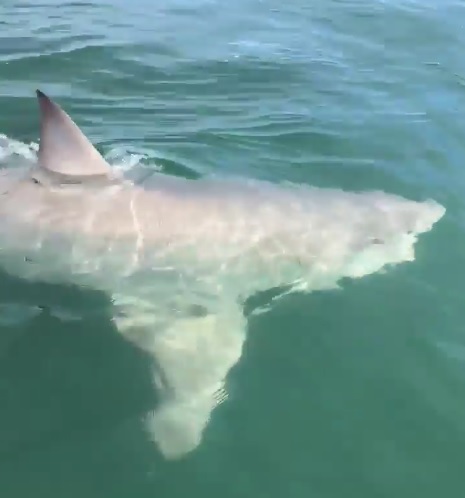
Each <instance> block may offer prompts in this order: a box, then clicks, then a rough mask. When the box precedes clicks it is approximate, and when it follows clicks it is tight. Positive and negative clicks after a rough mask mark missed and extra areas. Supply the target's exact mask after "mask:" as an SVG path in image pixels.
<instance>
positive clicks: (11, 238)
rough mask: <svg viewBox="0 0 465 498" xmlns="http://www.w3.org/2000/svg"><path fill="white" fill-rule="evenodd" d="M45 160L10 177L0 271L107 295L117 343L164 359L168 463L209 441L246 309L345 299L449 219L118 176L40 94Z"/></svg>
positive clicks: (301, 189)
mask: <svg viewBox="0 0 465 498" xmlns="http://www.w3.org/2000/svg"><path fill="white" fill-rule="evenodd" d="M37 96H38V101H39V107H40V115H41V129H40V147H39V152H38V157H37V162H34V163H33V164H32V166H31V165H30V166H29V167H27V168H26V167H11V168H4V169H2V170H0V194H1V195H0V265H1V266H2V268H3V269H4V270H5V271H7V272H9V273H11V274H12V275H15V276H19V277H21V278H25V279H30V280H34V281H43V282H51V283H70V284H75V285H79V286H83V287H90V288H93V289H97V290H101V291H103V292H105V293H106V294H107V295H108V296H109V297H110V299H111V300H112V303H113V307H114V314H113V320H114V323H115V325H116V327H117V328H118V330H119V331H120V332H121V333H122V334H123V335H124V336H125V337H126V338H127V339H128V340H130V341H132V342H133V343H135V344H136V345H137V346H138V347H139V348H141V349H142V350H143V351H145V352H146V353H147V354H148V355H150V357H151V358H152V359H153V382H154V387H155V388H156V389H158V390H159V393H160V396H161V398H162V400H163V401H162V403H161V405H160V407H159V408H158V409H157V410H156V411H155V412H154V413H153V414H151V416H150V417H148V418H147V420H146V421H145V423H146V427H147V429H148V433H149V435H150V437H151V438H152V439H153V440H154V441H155V442H156V443H157V445H158V447H159V448H160V450H161V451H162V453H163V454H164V455H165V456H166V457H167V458H175V457H180V456H182V455H185V454H186V453H188V452H190V451H192V450H193V449H195V448H196V447H197V446H198V444H199V443H200V441H201V438H202V434H203V431H204V429H205V427H206V425H207V423H208V420H209V418H210V416H211V413H212V411H213V410H214V408H215V406H217V404H218V403H220V402H221V401H223V400H224V399H225V398H226V396H227V393H226V387H225V384H226V379H227V374H228V372H229V371H230V369H231V368H232V367H233V366H234V365H235V364H236V363H237V362H238V361H239V359H240V357H241V352H242V347H243V344H244V341H245V339H246V321H245V318H244V316H243V309H242V306H243V304H244V301H245V300H246V299H247V298H248V297H250V296H252V295H253V294H255V293H257V292H259V291H264V290H267V289H270V288H276V287H277V288H282V289H283V291H282V292H283V293H284V292H289V291H301V292H305V291H310V290H314V289H331V288H335V287H337V284H338V281H339V280H340V279H341V278H343V277H350V278H358V277H362V276H364V275H368V274H371V273H374V272H377V271H379V270H381V269H382V268H384V267H385V266H387V265H392V264H397V263H402V262H406V261H412V260H413V259H414V245H415V242H416V240H417V237H418V236H419V235H420V234H422V233H424V232H427V231H429V230H430V229H431V228H432V226H433V225H434V224H435V223H436V222H437V221H438V220H439V219H440V218H441V217H442V216H443V215H444V213H445V209H444V207H442V206H441V205H439V204H438V203H436V202H435V201H433V200H425V201H424V202H414V201H410V200H407V199H404V198H401V197H398V196H396V195H389V194H385V193H383V192H363V193H350V192H344V191H341V190H337V189H318V188H312V187H309V186H296V185H291V184H283V185H278V184H272V183H268V182H262V181H254V180H248V179H220V178H214V179H213V178H208V179H207V178H204V179H200V180H187V179H183V178H177V177H171V176H168V175H164V174H156V176H155V181H154V185H153V187H152V188H150V189H149V188H146V187H144V186H143V185H137V184H134V183H132V182H129V181H127V180H126V179H125V178H123V177H122V176H119V175H118V174H117V173H116V171H115V170H114V168H112V167H111V166H110V165H109V164H108V163H107V162H106V161H105V160H104V159H103V157H102V156H101V155H100V154H99V152H98V151H97V150H96V149H95V148H94V147H93V146H92V144H91V143H90V142H89V141H88V139H87V138H86V137H85V136H84V134H83V133H82V132H81V131H80V130H79V128H78V127H77V125H76V124H75V123H74V122H73V121H72V119H71V118H70V117H69V116H68V115H67V114H66V112H65V111H64V110H63V109H62V108H61V107H60V106H58V105H57V104H56V103H54V102H53V101H52V100H50V99H49V98H48V97H47V96H46V95H45V94H43V93H42V92H40V91H38V92H37Z"/></svg>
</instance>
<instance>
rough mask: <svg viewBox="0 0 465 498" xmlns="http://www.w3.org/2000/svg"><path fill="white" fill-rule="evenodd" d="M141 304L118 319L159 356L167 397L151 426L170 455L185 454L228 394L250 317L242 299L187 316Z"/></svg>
mask: <svg viewBox="0 0 465 498" xmlns="http://www.w3.org/2000/svg"><path fill="white" fill-rule="evenodd" d="M137 309H138V312H137V313H135V314H134V313H128V312H127V313H126V316H125V317H124V318H123V319H117V320H116V322H115V323H116V324H117V326H118V328H119V330H120V331H121V332H122V333H123V334H124V335H125V336H126V337H127V338H128V339H129V340H131V341H133V342H135V343H136V344H137V345H138V346H139V347H140V348H142V349H143V350H144V351H145V352H147V353H148V354H150V356H151V357H152V358H153V360H154V371H153V372H154V385H155V386H156V388H157V391H158V393H159V395H160V398H161V403H160V405H159V407H158V408H157V409H156V410H155V411H154V412H153V413H152V414H150V416H148V417H147V419H146V427H147V429H148V430H149V432H150V437H151V438H152V439H153V441H155V442H156V443H157V445H158V447H159V449H160V450H161V451H162V453H163V454H164V455H165V457H167V458H176V457H180V456H182V455H185V454H186V453H188V452H190V451H192V450H193V449H195V448H196V447H197V446H198V445H199V443H200V441H201V438H202V434H203V431H204V429H205V427H206V425H207V423H208V421H209V419H210V416H211V413H212V411H213V410H214V408H215V407H216V406H217V405H218V404H219V403H221V402H222V401H224V400H225V399H226V397H227V394H226V389H225V380H226V376H227V374H228V372H229V371H230V369H231V368H232V367H233V366H234V365H235V364H236V363H237V362H238V361H239V359H240V356H241V353H242V348H243V344H244V341H245V320H244V317H243V314H242V310H241V309H240V308H239V307H238V306H236V305H235V306H232V307H231V306H228V307H223V308H221V309H219V310H217V311H216V312H215V313H210V314H207V315H205V316H190V317H183V318H179V317H178V316H176V315H175V314H173V313H172V312H170V311H169V310H163V311H160V309H159V308H158V309H157V311H155V310H154V312H153V314H152V313H151V312H150V311H149V310H148V309H147V307H146V306H138V307H137ZM133 311H134V308H133Z"/></svg>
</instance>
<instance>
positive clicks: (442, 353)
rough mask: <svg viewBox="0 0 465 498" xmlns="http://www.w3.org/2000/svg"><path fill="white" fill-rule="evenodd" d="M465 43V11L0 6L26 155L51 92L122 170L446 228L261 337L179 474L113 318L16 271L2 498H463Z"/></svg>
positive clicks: (438, 0)
mask: <svg viewBox="0 0 465 498" xmlns="http://www.w3.org/2000/svg"><path fill="white" fill-rule="evenodd" d="M464 22H465V2H463V0H424V1H421V0H350V1H341V0H326V1H323V0H314V1H313V2H310V1H308V0H307V1H304V0H292V1H289V2H283V1H282V0H281V1H278V0H235V1H233V2H229V1H220V0H157V1H149V0H131V1H126V0H113V1H111V0H88V1H70V0H61V1H58V0H37V1H35V0H24V1H17V0H2V2H1V4H0V133H2V134H5V135H6V136H8V137H9V138H11V139H15V140H18V141H21V142H23V143H30V142H37V139H38V113H37V104H36V102H35V98H34V90H35V89H36V88H40V89H42V90H43V91H45V92H47V93H48V94H50V95H51V96H52V97H53V98H55V99H56V100H57V101H59V102H60V104H62V105H63V106H64V107H65V108H66V109H67V111H69V113H70V114H71V115H72V116H73V118H74V119H75V120H76V121H77V122H78V123H79V125H80V126H81V127H82V128H83V129H84V130H85V132H86V134H87V135H88V136H89V137H91V138H92V140H93V141H94V143H96V145H97V147H98V148H99V149H100V150H101V151H102V152H103V153H105V154H106V155H107V157H108V156H111V157H113V158H116V159H118V160H121V161H123V162H124V161H126V162H127V163H131V161H132V162H134V161H136V162H137V161H141V162H142V164H144V166H146V167H147V168H161V169H162V170H163V171H165V172H166V173H169V174H175V175H181V176H185V177H189V178H191V177H192V178H196V177H201V176H203V175H208V174H212V173H226V174H233V175H240V176H247V177H252V178H263V179H267V180H271V181H292V182H295V183H301V184H310V185H315V186H322V187H338V188H344V189H347V190H356V191H363V190H369V189H381V190H385V191H387V192H390V193H395V194H399V195H402V196H405V197H408V198H411V199H416V200H421V199H426V198H433V199H435V200H436V201H438V202H440V203H441V204H443V205H444V206H445V207H446V208H447V212H446V215H445V217H444V218H442V219H441V220H440V221H439V222H438V223H437V224H436V225H435V226H434V227H433V230H432V231H431V232H430V233H427V234H425V235H423V236H422V237H421V238H420V241H419V243H418V244H417V246H416V259H415V261H413V262H410V263H406V264H402V265H399V266H396V267H394V268H389V269H387V270H386V271H385V272H384V273H379V274H376V275H371V276H369V277H365V278H362V279H357V280H353V281H344V282H342V284H341V289H340V290H334V291H327V292H313V293H309V294H293V295H289V296H287V297H286V298H285V299H283V300H281V301H278V302H277V303H276V304H275V305H274V306H273V307H272V309H271V311H269V312H268V313H265V314H261V315H257V316H254V317H253V318H251V319H250V321H249V334H248V338H247V342H246V345H245V350H244V354H243V356H242V358H241V360H240V362H239V363H238V364H237V365H236V366H235V368H234V369H233V370H232V371H231V373H230V375H229V377H228V389H229V392H230V396H229V398H228V400H227V401H226V402H224V403H223V404H222V405H220V406H219V407H218V408H217V409H216V410H215V411H214V413H213V416H212V419H211V422H210V423H209V425H208V427H207V429H206V431H205V434H204V439H203V441H202V443H201V445H200V447H199V448H198V449H197V450H196V451H194V452H193V453H191V454H189V455H188V456H186V457H185V458H183V459H181V460H178V461H168V460H165V459H164V458H163V457H162V456H161V455H160V453H159V452H158V451H157V448H156V447H155V446H154V445H153V444H151V443H150V441H149V440H148V437H147V434H146V433H145V432H144V430H143V427H142V424H141V419H142V418H143V417H144V415H145V414H146V413H148V412H149V411H150V410H151V409H152V408H153V404H154V403H155V402H156V400H155V399H154V395H153V392H152V390H151V386H150V380H149V377H148V375H147V372H148V369H149V365H148V364H147V360H146V358H145V357H144V356H143V355H142V354H141V353H140V352H139V351H138V350H136V349H135V348H132V347H131V346H130V345H128V343H126V342H125V341H123V340H122V338H121V337H120V336H119V335H118V334H117V333H116V332H115V330H114V328H112V326H111V324H110V317H109V315H108V305H107V301H106V298H105V296H102V295H100V294H99V293H97V292H94V291H92V290H91V289H77V288H76V289H74V288H61V287H59V286H51V285H49V286H47V285H43V284H40V283H31V282H29V283H27V282H24V281H21V280H19V279H16V278H14V277H11V276H7V275H6V274H3V273H2V274H1V277H0V324H1V326H0V497H1V498H42V497H44V498H45V497H46V498H119V497H122V498H145V497H163V498H174V497H183V498H186V497H190V498H200V497H202V498H207V497H215V498H217V497H221V498H246V497H251V498H261V497H263V498H378V497H383V498H384V497H385V498H404V497H405V498H417V497H418V498H429V497H431V498H438V497H442V496H443V497H447V498H452V497H454V498H459V497H461V496H464V494H465V491H464V484H465V473H464V465H465V325H464V324H465V302H464V299H465V297H464V296H465V284H464V278H463V275H464V268H465V224H464V216H465V201H464V196H465V118H464V109H465V57H464V54H463V47H464V46H465V27H464ZM0 226H1V220H0ZM37 304H40V305H42V307H43V309H42V310H39V311H40V312H37V313H36V312H33V310H34V308H33V307H34V306H35V305H37ZM52 308H53V309H60V310H71V311H66V312H65V311H63V312H62V314H61V315H60V314H57V313H48V312H47V310H48V309H52ZM31 310H32V311H31Z"/></svg>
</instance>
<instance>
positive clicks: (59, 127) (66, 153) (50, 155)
mask: <svg viewBox="0 0 465 498" xmlns="http://www.w3.org/2000/svg"><path fill="white" fill-rule="evenodd" d="M36 93H37V98H38V101H39V106H40V146H39V154H38V157H39V167H40V168H41V169H42V170H43V171H44V172H47V173H50V174H52V175H58V176H63V177H74V178H77V177H79V178H81V179H86V178H93V177H107V176H111V175H112V171H111V167H110V165H109V164H108V163H107V162H106V161H105V160H104V159H103V157H102V156H101V155H100V153H99V152H98V151H97V149H96V148H95V147H94V146H93V145H92V144H91V143H90V142H89V140H88V139H87V138H86V136H85V135H84V134H83V133H82V131H81V130H80V129H79V128H78V126H77V125H76V123H74V121H73V120H72V119H71V118H70V117H69V116H68V114H67V113H66V112H65V111H64V110H63V109H62V108H61V107H60V106H59V105H58V104H56V103H55V102H53V101H52V100H51V99H49V98H48V97H47V96H46V95H45V94H44V93H42V92H41V91H40V90H37V91H36Z"/></svg>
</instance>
